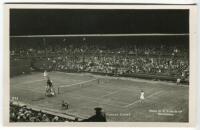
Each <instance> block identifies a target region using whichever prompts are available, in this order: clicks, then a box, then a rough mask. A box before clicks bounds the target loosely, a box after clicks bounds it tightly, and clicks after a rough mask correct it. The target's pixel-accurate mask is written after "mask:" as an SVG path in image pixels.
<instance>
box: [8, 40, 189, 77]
mask: <svg viewBox="0 0 200 130" xmlns="http://www.w3.org/2000/svg"><path fill="white" fill-rule="evenodd" d="M10 54H11V57H12V56H13V57H17V56H18V57H32V59H34V62H33V64H32V67H33V68H37V69H40V70H49V71H54V70H56V71H68V72H69V71H70V72H99V73H108V74H114V75H119V74H121V75H123V74H150V75H166V76H175V77H179V78H184V79H187V78H188V77H189V49H188V48H187V47H186V46H181V45H176V44H158V43H156V44H142V43H141V44H114V43H113V44H107V43H104V44H95V43H93V44H89V43H84V44H82V43H81V44H80V43H74V44H73V43H71V44H67V43H66V44H51V45H50V44H49V45H46V46H45V47H44V48H41V49H40V48H33V47H32V48H23V49H20V48H14V49H12V50H11V52H10ZM34 57H35V58H34Z"/></svg>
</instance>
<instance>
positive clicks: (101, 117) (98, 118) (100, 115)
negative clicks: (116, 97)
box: [83, 107, 106, 122]
mask: <svg viewBox="0 0 200 130" xmlns="http://www.w3.org/2000/svg"><path fill="white" fill-rule="evenodd" d="M95 111H96V114H95V115H93V116H91V117H90V118H88V119H85V120H83V122H106V115H105V113H104V112H102V108H100V107H96V108H95Z"/></svg>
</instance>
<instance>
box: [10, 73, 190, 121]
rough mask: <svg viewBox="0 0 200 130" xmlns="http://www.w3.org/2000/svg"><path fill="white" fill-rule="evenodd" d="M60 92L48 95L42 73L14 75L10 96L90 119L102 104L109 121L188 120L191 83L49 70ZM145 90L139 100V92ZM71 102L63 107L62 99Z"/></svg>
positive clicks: (58, 111) (44, 108) (55, 110)
mask: <svg viewBox="0 0 200 130" xmlns="http://www.w3.org/2000/svg"><path fill="white" fill-rule="evenodd" d="M49 75H50V78H51V80H52V81H53V84H54V86H55V88H56V91H57V92H58V88H59V94H57V95H56V96H55V97H46V96H45V86H46V80H45V79H44V77H43V73H32V74H29V75H21V76H17V77H14V78H11V81H10V82H11V86H10V87H11V88H10V96H11V97H18V98H19V101H21V102H24V103H26V104H31V105H32V106H36V107H38V108H40V109H41V110H47V111H53V112H57V113H62V114H68V115H73V116H77V117H81V118H87V117H90V116H92V115H94V113H95V111H94V108H95V107H99V106H100V107H102V108H103V110H104V111H105V113H106V115H107V120H108V121H120V122H123V121H124V122H132V121H135V122H147V121H148V122H156V121H159V122H188V97H189V95H188V94H189V90H188V86H187V85H184V86H177V85H176V84H174V83H169V82H161V81H151V80H142V79H133V78H119V77H109V76H97V75H92V74H85V73H64V72H50V73H49ZM141 90H143V91H144V92H145V100H144V102H140V100H139V96H140V91H141ZM63 100H64V101H66V102H68V103H69V105H70V107H69V109H68V110H62V108H61V103H62V101H63Z"/></svg>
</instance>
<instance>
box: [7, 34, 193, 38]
mask: <svg viewBox="0 0 200 130" xmlns="http://www.w3.org/2000/svg"><path fill="white" fill-rule="evenodd" d="M187 35H189V33H168V34H163V33H151V34H150V33H145V34H144V33H143V34H62V35H11V36H10V37H11V38H15V37H119V36H120V37H122V36H124V37H127V36H187Z"/></svg>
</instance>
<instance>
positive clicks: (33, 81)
mask: <svg viewBox="0 0 200 130" xmlns="http://www.w3.org/2000/svg"><path fill="white" fill-rule="evenodd" d="M44 80H46V79H38V80H32V81H28V82H22V83H18V84H15V85H13V86H17V85H22V84H30V83H35V82H40V81H44Z"/></svg>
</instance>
